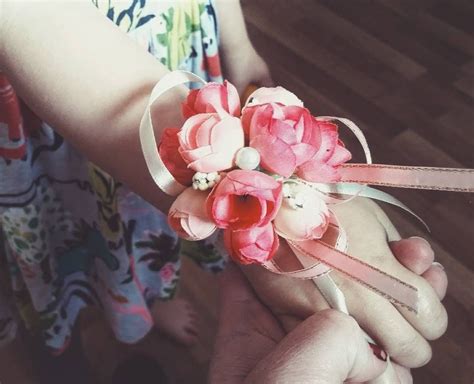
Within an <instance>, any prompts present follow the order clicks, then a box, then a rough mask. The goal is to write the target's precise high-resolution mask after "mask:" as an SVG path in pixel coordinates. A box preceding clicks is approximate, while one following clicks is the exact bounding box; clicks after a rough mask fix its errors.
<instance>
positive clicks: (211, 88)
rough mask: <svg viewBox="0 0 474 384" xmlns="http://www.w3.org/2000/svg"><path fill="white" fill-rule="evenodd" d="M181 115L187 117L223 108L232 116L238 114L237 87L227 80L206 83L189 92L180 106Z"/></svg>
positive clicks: (238, 99)
mask: <svg viewBox="0 0 474 384" xmlns="http://www.w3.org/2000/svg"><path fill="white" fill-rule="evenodd" d="M182 110H183V115H184V117H186V118H189V117H191V116H193V115H197V114H198V113H214V112H218V111H219V110H224V111H226V112H228V113H230V114H231V115H233V116H239V115H240V98H239V93H238V92H237V89H236V88H235V87H234V86H233V85H232V84H231V83H229V82H228V81H224V84H219V83H207V84H206V85H204V86H203V87H202V88H200V89H193V90H192V91H191V92H189V94H188V97H187V98H186V101H185V102H184V103H183V106H182Z"/></svg>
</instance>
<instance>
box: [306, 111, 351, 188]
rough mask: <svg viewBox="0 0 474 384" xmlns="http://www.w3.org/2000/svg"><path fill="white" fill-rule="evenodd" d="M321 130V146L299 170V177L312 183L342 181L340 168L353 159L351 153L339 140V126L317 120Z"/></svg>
mask: <svg viewBox="0 0 474 384" xmlns="http://www.w3.org/2000/svg"><path fill="white" fill-rule="evenodd" d="M315 121H316V122H317V124H318V126H319V128H320V130H321V146H320V147H319V149H318V151H317V152H316V154H315V155H314V156H313V157H312V158H311V159H310V160H309V161H307V162H305V163H304V164H301V165H300V166H299V168H298V171H297V175H298V176H299V177H301V178H303V179H305V180H308V181H312V182H325V183H327V182H334V181H338V180H339V179H340V176H339V172H338V167H339V166H340V165H341V164H343V163H345V162H347V161H349V160H350V159H351V153H350V152H349V151H348V150H347V149H346V148H344V144H343V143H342V141H340V140H339V135H338V132H337V125H335V124H332V123H329V122H327V121H321V120H317V119H315Z"/></svg>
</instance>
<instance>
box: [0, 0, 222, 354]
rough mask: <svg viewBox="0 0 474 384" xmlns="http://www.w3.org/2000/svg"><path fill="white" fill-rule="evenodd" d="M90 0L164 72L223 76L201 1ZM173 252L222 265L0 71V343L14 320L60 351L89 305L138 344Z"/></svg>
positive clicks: (211, 15) (172, 269)
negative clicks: (80, 147) (36, 110)
mask: <svg viewBox="0 0 474 384" xmlns="http://www.w3.org/2000/svg"><path fill="white" fill-rule="evenodd" d="M93 4H94V5H95V6H96V7H97V8H98V10H99V11H100V12H102V13H103V14H104V15H105V16H106V17H108V18H109V19H110V20H112V21H113V22H114V23H115V24H116V25H117V26H118V27H119V28H120V29H121V30H122V31H123V32H125V33H127V34H128V35H129V36H130V38H132V39H134V40H135V41H136V42H137V43H138V44H140V45H141V46H142V47H143V48H144V49H146V50H148V51H149V52H150V53H151V54H152V55H153V56H155V57H156V59H157V60H160V62H161V63H163V64H164V65H166V66H167V67H168V68H169V69H178V68H179V69H185V70H188V71H192V72H194V73H196V74H198V75H200V76H201V77H203V78H205V79H207V80H212V81H222V77H221V70H220V63H219V56H218V40H217V39H218V35H217V20H216V15H215V10H214V7H213V4H212V1H211V0H182V1H174V2H172V1H150V0H127V1H114V0H107V1H99V0H93ZM182 252H185V253H187V254H189V255H190V256H192V257H193V258H194V259H195V260H196V261H197V262H198V263H199V264H201V265H202V266H204V267H206V268H208V269H212V270H220V269H221V268H222V265H223V260H222V258H221V257H220V256H219V252H217V250H216V249H215V248H214V246H213V245H212V243H211V242H201V243H197V244H189V243H188V244H184V243H183V244H181V243H180V242H179V241H178V240H177V238H176V236H175V234H174V233H173V232H172V231H171V230H170V229H169V228H168V226H167V224H166V217H165V216H164V215H163V214H161V213H160V212H159V211H157V210H156V209H155V208H153V207H152V206H150V205H149V204H148V203H147V202H145V201H144V200H142V199H141V198H140V197H138V196H137V195H135V194H134V193H133V192H131V191H130V190H129V189H128V188H127V187H126V186H124V185H123V184H121V183H119V182H117V181H115V180H114V179H113V178H111V177H110V176H109V175H107V174H106V173H105V172H103V171H102V170H101V169H99V168H98V167H97V166H95V165H94V164H92V163H90V162H88V161H87V160H86V159H85V158H84V156H83V155H82V154H81V153H79V152H77V151H76V150H74V149H73V147H72V146H70V145H69V143H67V142H66V141H65V140H64V139H63V138H62V137H61V136H60V135H58V133H56V132H55V131H54V130H53V128H52V127H50V126H49V125H48V124H46V123H45V122H42V121H41V120H40V119H39V118H38V117H37V116H35V115H34V114H33V113H32V112H31V111H30V110H29V109H28V107H27V106H26V105H25V104H23V103H22V102H21V100H19V99H18V98H17V96H16V94H15V91H14V89H12V87H11V86H10V84H9V82H8V79H7V78H6V77H5V76H4V75H2V74H1V73H0V260H1V265H0V288H1V290H2V291H3V292H2V293H0V342H7V341H8V340H10V339H11V338H12V337H14V335H15V330H16V324H17V321H18V320H21V321H23V322H24V324H25V325H26V327H27V329H29V330H30V331H31V332H33V333H36V334H38V333H40V334H41V335H42V336H43V338H44V340H45V343H46V345H47V346H48V347H49V348H51V349H52V351H53V352H54V353H60V352H61V351H63V350H64V349H65V348H66V347H67V344H68V341H69V340H70V336H71V329H72V327H73V325H74V323H75V320H76V318H77V315H78V313H79V311H80V310H81V309H82V308H84V307H85V306H88V305H94V306H99V307H100V308H101V309H102V310H103V311H104V313H105V315H106V317H107V318H108V320H109V321H110V323H111V326H112V327H113V329H114V332H115V334H116V336H117V338H118V339H119V340H121V341H123V342H129V343H133V342H136V341H138V340H139V339H140V338H142V337H143V336H144V335H145V334H146V333H147V332H148V331H149V330H150V328H151V327H152V326H153V321H152V317H151V315H150V312H149V308H150V305H151V304H152V302H153V301H154V300H155V299H170V298H172V297H173V294H174V292H175V290H176V285H177V281H178V277H179V269H180V259H179V255H180V254H181V253H182Z"/></svg>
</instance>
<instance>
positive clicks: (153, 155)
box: [139, 71, 206, 196]
mask: <svg viewBox="0 0 474 384" xmlns="http://www.w3.org/2000/svg"><path fill="white" fill-rule="evenodd" d="M193 81H194V82H198V83H201V84H206V81H204V80H203V79H201V78H200V77H199V76H197V75H195V74H194V73H191V72H186V71H175V72H171V73H168V74H167V75H166V76H163V78H162V79H161V80H160V81H159V82H158V83H157V84H156V85H155V86H154V87H153V90H152V91H151V94H150V98H149V100H148V103H147V106H146V109H145V113H144V114H143V117H142V120H141V122H140V129H139V134H140V144H141V146H142V151H143V156H144V157H145V162H146V165H147V167H148V171H149V172H150V175H151V176H152V177H153V181H154V182H155V184H156V185H157V186H158V187H159V188H160V189H161V190H162V191H163V192H165V193H166V194H168V195H171V196H177V195H179V194H180V193H181V192H183V191H184V190H185V189H186V188H187V187H186V186H184V185H182V184H181V183H179V182H178V181H177V180H176V179H175V178H174V177H173V175H172V174H171V173H170V171H168V168H166V166H165V164H164V163H163V160H162V159H161V156H160V154H159V152H158V143H157V142H156V137H155V130H154V128H153V121H152V119H151V107H152V106H153V103H155V101H156V100H158V99H159V98H160V97H161V96H162V95H163V94H164V93H165V92H167V91H169V90H170V89H172V88H174V87H176V86H178V85H181V84H186V83H190V82H193Z"/></svg>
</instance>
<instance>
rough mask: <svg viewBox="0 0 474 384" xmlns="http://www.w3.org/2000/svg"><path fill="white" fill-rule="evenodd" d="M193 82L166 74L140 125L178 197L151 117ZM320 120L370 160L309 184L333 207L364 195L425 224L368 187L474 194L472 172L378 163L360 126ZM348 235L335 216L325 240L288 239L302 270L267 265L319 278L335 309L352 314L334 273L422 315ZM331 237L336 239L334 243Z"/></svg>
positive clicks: (407, 288)
mask: <svg viewBox="0 0 474 384" xmlns="http://www.w3.org/2000/svg"><path fill="white" fill-rule="evenodd" d="M188 82H198V83H202V84H205V83H206V82H205V81H204V80H203V79H201V78H200V77H198V76H196V75H194V74H192V73H190V72H185V71H175V72H172V73H170V74H168V75H166V76H164V77H163V78H162V79H161V80H160V81H159V82H158V84H157V85H156V86H155V87H154V88H153V91H152V93H151V95H150V99H149V102H148V105H147V108H146V110H145V113H144V115H143V118H142V121H141V124H140V142H141V145H142V150H143V154H144V157H145V161H146V164H147V167H148V170H149V171H150V174H151V175H152V177H153V180H154V181H155V183H156V184H157V185H158V187H159V188H160V189H162V190H163V191H164V192H165V193H167V194H169V195H172V196H176V195H178V194H180V193H181V192H182V191H183V190H184V189H185V188H186V187H185V186H183V185H182V184H180V183H179V182H178V181H177V180H176V179H175V178H174V177H173V175H172V174H171V173H170V172H169V171H168V169H167V168H166V166H165V165H164V163H163V161H162V159H161V157H160V155H159V152H158V145H157V143H156V138H155V134H154V129H153V122H152V119H151V107H152V106H153V103H154V102H155V101H156V100H157V99H158V98H159V97H160V96H161V95H163V94H164V93H165V92H167V91H168V90H170V89H172V88H173V87H175V86H178V85H181V84H185V83H188ZM317 119H318V120H324V121H339V122H341V123H343V124H344V125H345V126H346V127H347V128H349V129H350V130H351V131H352V133H353V134H354V135H355V136H356V138H357V139H358V141H359V143H360V144H361V146H362V148H363V151H364V154H365V157H366V164H345V165H343V166H341V167H340V168H339V171H340V175H341V180H340V181H339V182H338V183H328V184H322V183H319V184H316V183H307V182H305V183H306V184H308V185H310V186H311V187H312V188H317V189H318V190H320V191H321V192H323V193H324V194H326V196H327V198H328V201H330V202H331V203H333V204H341V203H344V202H347V201H349V200H351V199H353V198H355V197H356V196H363V197H368V198H371V199H376V200H379V201H384V202H387V203H390V204H393V205H396V206H398V207H400V208H402V209H404V210H406V211H407V212H409V213H411V214H413V215H414V216H415V217H417V218H418V219H419V220H421V218H419V217H418V216H417V215H416V214H415V213H414V212H413V211H411V210H410V209H409V208H408V207H406V206H405V205H404V204H403V203H401V202H400V201H399V200H397V199H395V198H394V197H393V196H391V195H389V194H387V193H385V192H382V191H379V190H376V189H374V188H370V187H367V184H371V185H381V186H389V187H399V188H415V189H432V190H441V191H457V192H474V170H472V169H457V168H431V167H410V166H397V165H383V164H372V156H371V153H370V149H369V146H368V143H367V140H366V139H365V136H364V134H363V132H362V131H361V129H360V128H359V127H357V125H356V124H355V123H354V122H352V121H351V120H349V119H346V118H341V117H334V116H321V117H318V118H317ZM346 197H348V198H346ZM421 221H422V220H421ZM422 222H423V221H422ZM423 223H424V222H423ZM425 225H426V224H425ZM331 236H332V237H331ZM344 237H345V232H344V230H343V229H342V228H341V227H340V226H339V224H338V222H337V218H333V220H332V224H331V225H330V227H329V230H328V232H327V233H326V234H325V236H324V237H323V239H321V240H311V241H305V242H294V241H288V244H289V246H290V248H291V249H292V250H293V252H294V254H295V255H296V257H297V258H298V260H299V262H300V264H301V265H302V268H301V269H299V270H296V271H288V270H285V269H282V267H281V266H280V265H279V263H278V262H277V260H273V261H271V262H267V263H265V264H264V267H266V268H267V269H269V270H270V271H272V272H274V273H278V274H284V275H288V276H292V277H296V278H300V279H313V281H314V279H316V284H317V285H318V288H320V290H321V291H323V295H325V297H326V299H327V300H328V302H329V303H330V304H331V303H332V304H331V306H333V307H335V308H338V309H341V310H343V311H346V312H347V306H346V305H345V300H344V295H343V294H342V292H341V291H340V290H339V289H338V288H337V286H336V285H335V283H334V281H333V280H332V279H331V278H330V276H329V272H330V271H331V270H332V269H335V270H337V271H339V272H340V273H342V274H344V275H345V276H347V277H349V278H350V279H352V280H354V281H357V282H359V283H360V284H362V285H364V286H366V287H368V288H369V289H371V290H373V291H375V292H377V293H379V294H380V295H382V296H383V297H386V298H387V299H388V300H390V301H391V302H392V303H395V304H397V305H400V306H403V307H406V308H408V309H409V310H411V311H415V312H416V308H417V291H416V288H415V287H413V286H411V285H409V284H407V283H405V282H403V281H401V280H399V279H397V278H396V277H394V276H391V275H389V274H387V273H385V272H383V271H381V270H379V269H377V268H376V267H374V266H371V265H369V264H367V263H365V262H363V261H361V260H358V259H356V258H354V257H352V256H350V255H348V254H347V253H345V248H346V247H347V240H346V239H345V238H344ZM328 239H330V240H329V241H328ZM341 295H342V296H341Z"/></svg>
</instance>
